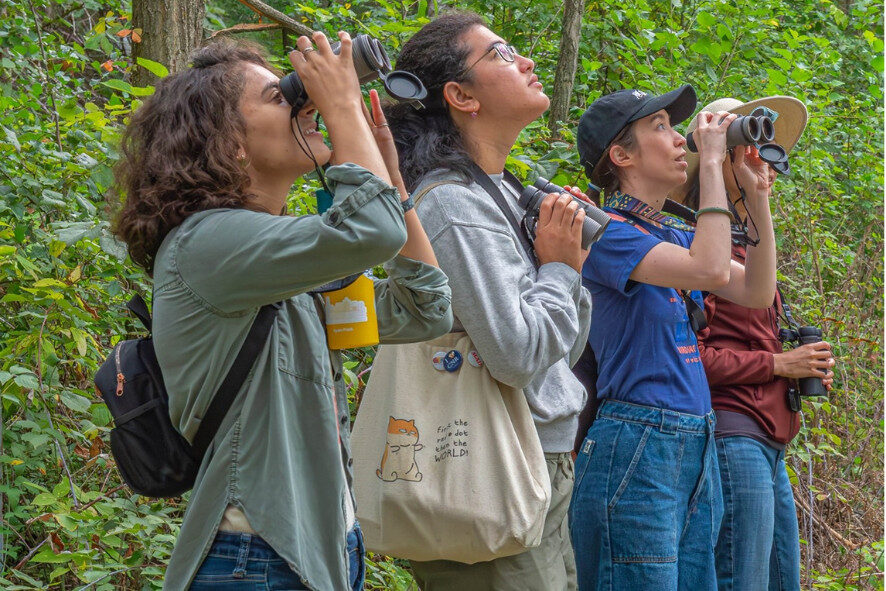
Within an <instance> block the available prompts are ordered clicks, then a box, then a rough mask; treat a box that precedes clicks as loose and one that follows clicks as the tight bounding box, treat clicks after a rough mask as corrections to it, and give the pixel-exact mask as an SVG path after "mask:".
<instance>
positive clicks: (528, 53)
mask: <svg viewBox="0 0 886 591" xmlns="http://www.w3.org/2000/svg"><path fill="white" fill-rule="evenodd" d="M561 10H563V4H562V3H561V4H560V8H558V9H557V12H555V13H554V16H552V17H551V20H549V21H548V24H546V25H545V27H544V28H543V29H542V30H541V31H539V33H538V35H536V36H535V39H533V40H532V45H530V46H529V51H528V52H527V53H526V57H530V58H531V57H532V52H533V51H535V45H536V44H537V43H538V42H539V40H540V39H541V38H542V37H544V36H545V33H547V32H548V29H550V28H551V25H553V24H554V21H555V20H557V17H558V16H560V11H561Z"/></svg>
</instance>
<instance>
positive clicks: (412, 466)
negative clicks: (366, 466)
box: [375, 417, 424, 482]
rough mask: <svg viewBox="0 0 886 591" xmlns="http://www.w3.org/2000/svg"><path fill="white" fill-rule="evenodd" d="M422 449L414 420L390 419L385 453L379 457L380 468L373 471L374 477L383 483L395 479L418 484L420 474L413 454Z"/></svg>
mask: <svg viewBox="0 0 886 591" xmlns="http://www.w3.org/2000/svg"><path fill="white" fill-rule="evenodd" d="M423 447H424V446H423V445H422V444H420V443H419V442H418V429H417V428H416V427H415V420H414V419H412V420H408V421H407V420H406V419H395V418H394V417H390V418H389V420H388V436H387V441H386V443H385V453H384V454H383V455H382V457H381V467H380V468H379V469H378V470H376V471H375V475H376V476H378V477H379V478H381V479H382V480H384V481H385V482H393V481H395V480H397V479H400V480H411V481H413V482H420V481H421V472H420V471H419V469H418V464H416V463H415V452H417V451H418V450H420V449H422V448H423Z"/></svg>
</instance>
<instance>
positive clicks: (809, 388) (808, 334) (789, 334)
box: [778, 326, 828, 396]
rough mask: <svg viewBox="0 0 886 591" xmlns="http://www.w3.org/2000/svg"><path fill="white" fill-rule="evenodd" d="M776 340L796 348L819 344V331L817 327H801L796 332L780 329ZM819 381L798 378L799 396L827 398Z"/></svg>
mask: <svg viewBox="0 0 886 591" xmlns="http://www.w3.org/2000/svg"><path fill="white" fill-rule="evenodd" d="M778 339H779V340H780V341H781V342H783V343H791V344H792V345H794V346H797V347H799V346H802V345H808V344H810V343H819V342H821V329H820V328H818V327H817V326H801V327H799V328H797V329H796V330H795V329H793V328H782V329H781V330H779V331H778ZM821 380H822V379H821V378H800V379H799V380H798V384H799V394H800V396H827V395H828V391H827V388H825V387H824V383H823V382H822V381H821Z"/></svg>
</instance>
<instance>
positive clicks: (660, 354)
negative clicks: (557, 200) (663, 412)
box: [582, 207, 711, 415]
mask: <svg viewBox="0 0 886 591" xmlns="http://www.w3.org/2000/svg"><path fill="white" fill-rule="evenodd" d="M604 209H605V211H607V212H609V213H614V214H616V216H618V217H616V218H614V219H613V220H612V222H611V223H610V224H609V226H608V227H607V228H606V231H605V232H604V234H603V237H602V238H601V239H600V240H599V241H598V242H597V243H596V244H594V246H593V247H592V248H591V253H590V255H589V256H588V258H587V260H586V261H585V264H584V268H583V269H582V282H583V283H584V285H585V287H587V288H588V290H589V291H590V292H591V296H592V297H593V308H592V318H591V332H590V335H589V338H588V342H589V343H590V344H591V347H592V348H593V350H594V354H595V355H596V357H597V363H598V377H597V397H598V398H600V399H607V398H608V399H613V400H621V401H624V402H632V403H635V404H643V405H647V406H654V407H657V408H667V409H670V410H674V411H677V412H685V413H690V414H695V415H704V414H707V413H708V412H710V410H711V394H710V390H709V388H708V381H707V378H706V377H705V372H704V367H703V366H702V364H701V358H700V357H699V353H698V341H697V340H696V339H695V333H694V332H692V329H691V328H690V326H689V317H688V315H687V313H686V304H685V303H684V302H683V299H682V298H681V297H680V294H679V292H678V291H677V290H676V289H673V288H667V287H658V286H655V285H649V284H646V283H638V282H635V281H631V280H630V279H629V277H630V275H631V272H633V270H634V267H636V266H637V264H638V263H639V262H640V261H641V260H643V257H644V256H646V253H648V252H649V251H650V250H651V249H652V247H654V246H655V245H657V244H659V243H661V242H670V243H672V244H677V245H679V246H682V247H684V248H689V246H690V245H691V244H692V238H693V236H694V233H693V232H688V231H685V230H678V229H675V228H671V227H668V226H664V227H658V226H657V225H655V224H653V223H651V222H648V221H647V220H645V219H643V218H639V217H632V218H631V219H632V220H634V221H636V226H635V225H632V224H630V223H628V222H624V221H619V218H623V215H624V214H621V213H620V212H618V211H616V210H614V209H610V208H608V207H607V208H604ZM641 228H642V230H641ZM692 298H693V299H694V300H695V301H697V302H698V304H699V306H703V305H704V300H703V298H702V294H701V292H697V291H693V292H692Z"/></svg>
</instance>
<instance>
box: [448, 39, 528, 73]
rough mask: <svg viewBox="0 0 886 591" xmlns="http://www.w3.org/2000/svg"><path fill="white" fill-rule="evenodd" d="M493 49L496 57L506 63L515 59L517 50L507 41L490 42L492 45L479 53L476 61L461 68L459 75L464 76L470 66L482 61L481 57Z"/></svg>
mask: <svg viewBox="0 0 886 591" xmlns="http://www.w3.org/2000/svg"><path fill="white" fill-rule="evenodd" d="M493 49H494V50H495V53H497V54H498V57H500V58H501V59H503V60H504V61H506V62H508V63H512V62H513V61H514V60H515V59H517V50H516V49H515V48H514V46H513V45H508V44H507V43H504V42H503V41H496V42H495V43H493V44H492V47H490V48H489V49H488V50H486V51H485V52H484V53H483V55H481V56H480V57H479V58H478V59H477V61H475V62H474V63H472V64H471V65H470V66H468V67H467V68H465V69H464V70H462V71H461V73H460V74H459V77H461V76H464V75H465V74H467V73H468V72H470V71H471V68H473V67H474V66H476V65H477V64H479V63H480V62H481V61H483V58H485V57H486V56H487V55H489V52H490V51H492V50H493Z"/></svg>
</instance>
